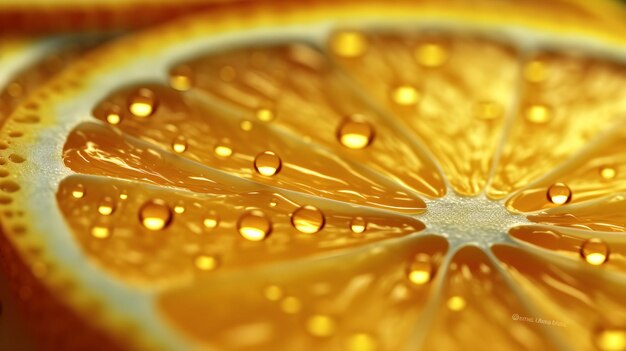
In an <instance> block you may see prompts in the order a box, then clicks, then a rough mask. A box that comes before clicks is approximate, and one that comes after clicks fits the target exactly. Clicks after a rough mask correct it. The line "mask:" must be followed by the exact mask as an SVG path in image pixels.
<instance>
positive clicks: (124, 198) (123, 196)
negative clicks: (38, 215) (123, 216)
mask: <svg viewBox="0 0 626 351" xmlns="http://www.w3.org/2000/svg"><path fill="white" fill-rule="evenodd" d="M120 199H121V200H126V199H128V194H126V193H121V194H120Z"/></svg>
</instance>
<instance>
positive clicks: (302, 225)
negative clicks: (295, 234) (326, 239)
mask: <svg viewBox="0 0 626 351" xmlns="http://www.w3.org/2000/svg"><path fill="white" fill-rule="evenodd" d="M324 223H325V218H324V214H323V213H322V211H320V210H319V209H318V208H317V207H315V206H311V205H306V206H302V207H300V208H298V209H297V210H295V211H294V212H293V213H292V214H291V224H292V225H293V227H294V228H296V229H297V230H298V231H299V232H301V233H305V234H313V233H317V232H319V231H320V230H321V229H322V228H323V227H324Z"/></svg>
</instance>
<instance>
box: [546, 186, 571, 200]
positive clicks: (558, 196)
mask: <svg viewBox="0 0 626 351" xmlns="http://www.w3.org/2000/svg"><path fill="white" fill-rule="evenodd" d="M547 196H548V200H549V201H550V202H552V203H553V204H555V205H564V204H566V203H568V202H570V200H571V199H572V190H570V188H569V187H568V186H567V184H565V183H555V184H552V185H551V186H550V187H549V188H548V192H547Z"/></svg>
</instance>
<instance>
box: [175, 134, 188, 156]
mask: <svg viewBox="0 0 626 351" xmlns="http://www.w3.org/2000/svg"><path fill="white" fill-rule="evenodd" d="M187 147H188V144H187V138H185V137H184V136H182V135H179V136H177V137H176V138H174V140H173V141H172V150H174V152H176V153H179V154H180V153H183V152H185V151H187Z"/></svg>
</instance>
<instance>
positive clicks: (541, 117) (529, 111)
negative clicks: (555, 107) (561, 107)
mask: <svg viewBox="0 0 626 351" xmlns="http://www.w3.org/2000/svg"><path fill="white" fill-rule="evenodd" d="M524 114H525V116H526V119H527V120H528V121H529V122H532V123H536V124H544V123H547V122H549V121H550V120H551V119H552V111H551V110H550V108H549V107H548V106H545V105H530V106H528V107H526V111H525V113H524Z"/></svg>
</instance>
